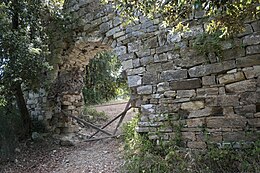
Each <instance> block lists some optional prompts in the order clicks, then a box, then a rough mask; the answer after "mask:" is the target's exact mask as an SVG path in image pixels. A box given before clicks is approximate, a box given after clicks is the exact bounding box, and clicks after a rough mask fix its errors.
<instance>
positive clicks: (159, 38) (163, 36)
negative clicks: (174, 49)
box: [158, 32, 167, 47]
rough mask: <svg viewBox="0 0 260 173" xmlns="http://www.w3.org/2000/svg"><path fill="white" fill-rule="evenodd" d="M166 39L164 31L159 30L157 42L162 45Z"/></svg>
mask: <svg viewBox="0 0 260 173" xmlns="http://www.w3.org/2000/svg"><path fill="white" fill-rule="evenodd" d="M166 40H167V36H166V33H165V32H160V33H159V34H158V42H159V46H160V47H161V46H163V45H164V44H165V42H166Z"/></svg>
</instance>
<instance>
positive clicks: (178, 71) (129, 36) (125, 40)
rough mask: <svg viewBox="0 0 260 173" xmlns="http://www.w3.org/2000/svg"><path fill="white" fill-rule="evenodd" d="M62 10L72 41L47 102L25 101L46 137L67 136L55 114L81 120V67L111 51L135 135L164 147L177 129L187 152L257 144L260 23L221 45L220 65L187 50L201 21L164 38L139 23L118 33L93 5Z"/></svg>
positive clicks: (111, 17)
mask: <svg viewBox="0 0 260 173" xmlns="http://www.w3.org/2000/svg"><path fill="white" fill-rule="evenodd" d="M65 10H66V11H68V12H69V13H70V14H71V16H72V17H73V19H75V23H74V24H73V33H71V34H73V39H71V40H70V41H68V42H65V43H63V44H62V47H61V48H60V50H61V51H60V53H59V55H58V56H57V58H59V60H60V61H59V63H58V64H57V68H56V69H57V70H56V71H57V72H56V75H55V77H54V78H55V80H54V83H53V86H52V88H51V90H50V92H49V93H48V97H47V96H44V94H42V96H41V95H39V94H33V93H30V95H29V96H30V97H29V99H28V106H29V108H30V110H31V112H32V113H33V115H34V117H37V118H39V117H40V119H41V120H43V121H44V122H45V124H46V125H47V126H48V127H49V129H50V130H53V131H55V132H56V133H60V132H70V131H73V128H72V127H73V122H72V121H71V120H69V119H66V118H64V116H62V115H61V111H65V112H67V113H71V114H74V115H78V114H80V112H81V109H82V106H83V97H82V93H81V89H82V87H83V76H84V68H85V65H86V64H87V63H88V61H89V59H90V58H93V57H94V55H95V54H96V53H97V52H98V51H101V50H106V49H110V48H112V49H113V51H114V52H115V53H116V54H117V55H118V57H119V58H120V60H121V61H122V65H123V68H124V70H126V72H127V77H128V85H129V87H130V88H131V91H132V94H133V95H135V98H136V101H135V103H134V104H135V105H134V106H135V107H139V108H140V110H141V114H142V116H141V120H140V122H139V126H138V127H137V131H138V132H142V133H148V134H149V137H150V139H164V140H169V139H170V138H173V137H174V135H175V134H176V133H177V132H176V128H175V127H176V126H180V127H181V128H179V129H180V132H178V133H181V137H182V141H183V145H184V146H186V147H189V148H205V147H206V146H207V143H209V142H215V143H219V144H221V143H223V142H239V141H248V142H250V141H254V140H256V139H257V137H258V134H259V133H260V21H259V20H257V21H247V22H245V26H246V31H245V32H244V33H241V34H240V35H239V36H238V37H237V38H234V39H231V40H226V41H221V42H220V43H219V45H220V49H221V50H220V52H221V57H220V55H219V54H217V53H216V52H215V50H212V52H208V53H207V54H203V53H199V51H198V50H196V49H195V48H193V46H192V45H193V43H194V42H195V39H196V38H197V37H198V36H199V35H201V34H203V33H204V30H205V28H204V23H202V22H201V20H200V19H201V18H202V15H201V14H194V16H192V19H193V21H194V22H193V25H192V26H191V28H190V31H187V32H185V33H175V34H171V33H169V32H168V29H165V28H163V27H161V26H160V19H159V18H158V19H154V20H152V21H151V20H147V19H146V18H143V17H140V20H139V21H138V22H136V23H135V24H132V25H130V26H127V27H124V26H123V25H122V20H121V19H120V18H119V17H117V16H116V15H115V14H114V12H113V8H112V6H111V5H107V6H103V5H101V4H100V3H99V1H98V0H67V2H66V4H65ZM241 24H243V23H241ZM57 49H58V48H57ZM104 92H105V91H104ZM35 96H37V98H35ZM38 98H40V99H38ZM33 99H34V100H33ZM39 100H40V102H39ZM37 102H38V103H40V104H38V107H37V106H35V105H36V104H37ZM158 132H159V133H158Z"/></svg>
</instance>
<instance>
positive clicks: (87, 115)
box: [82, 106, 108, 123]
mask: <svg viewBox="0 0 260 173" xmlns="http://www.w3.org/2000/svg"><path fill="white" fill-rule="evenodd" d="M82 118H83V119H84V120H85V121H87V122H90V123H97V122H98V123H99V122H101V121H106V120H108V117H107V115H106V114H105V112H104V111H102V112H98V111H97V110H96V109H95V108H94V107H91V106H85V107H84V110H83V115H82Z"/></svg>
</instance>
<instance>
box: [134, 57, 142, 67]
mask: <svg viewBox="0 0 260 173" xmlns="http://www.w3.org/2000/svg"><path fill="white" fill-rule="evenodd" d="M140 65H141V64H140V59H139V58H136V59H133V67H134V68H136V67H140Z"/></svg>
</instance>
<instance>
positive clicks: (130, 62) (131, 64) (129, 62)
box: [122, 59, 133, 70]
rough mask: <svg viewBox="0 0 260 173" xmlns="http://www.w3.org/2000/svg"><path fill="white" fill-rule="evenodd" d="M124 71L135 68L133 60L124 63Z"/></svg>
mask: <svg viewBox="0 0 260 173" xmlns="http://www.w3.org/2000/svg"><path fill="white" fill-rule="evenodd" d="M122 66H123V70H127V69H131V68H133V60H132V59H129V60H127V61H123V62H122Z"/></svg>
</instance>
